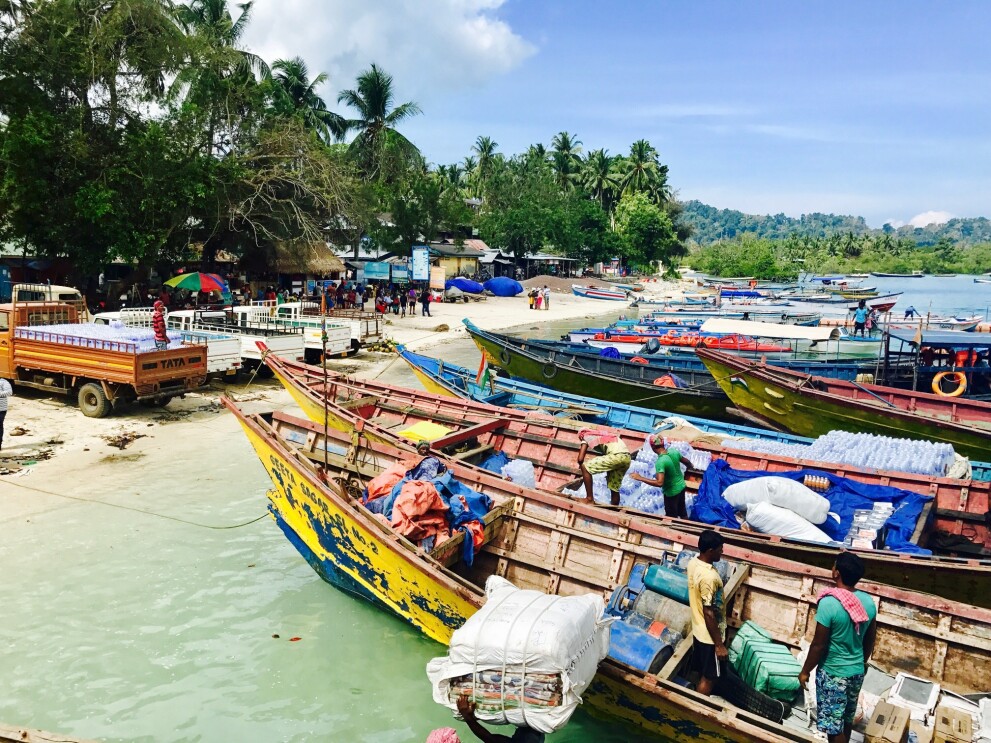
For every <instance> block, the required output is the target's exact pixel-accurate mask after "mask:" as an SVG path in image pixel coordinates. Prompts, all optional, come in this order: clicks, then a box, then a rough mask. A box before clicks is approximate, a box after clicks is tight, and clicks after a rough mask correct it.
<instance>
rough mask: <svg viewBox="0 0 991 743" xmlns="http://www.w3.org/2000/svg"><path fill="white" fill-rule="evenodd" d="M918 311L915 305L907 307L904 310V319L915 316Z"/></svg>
mask: <svg viewBox="0 0 991 743" xmlns="http://www.w3.org/2000/svg"><path fill="white" fill-rule="evenodd" d="M918 313H919V311H918V310H917V309H915V307H909V308H908V309H906V310H905V319H906V320H908V319H911V318H913V317H915V316H916V315H917V314H918Z"/></svg>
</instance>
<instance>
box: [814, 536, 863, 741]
mask: <svg viewBox="0 0 991 743" xmlns="http://www.w3.org/2000/svg"><path fill="white" fill-rule="evenodd" d="M863 577H864V563H863V561H862V560H861V559H860V558H859V557H858V556H857V555H855V554H854V553H852V552H841V553H840V554H839V555H837V557H836V564H835V565H834V566H833V580H834V581H836V587H835V588H827V589H826V590H824V591H822V592H821V593H820V594H819V605H818V608H817V609H816V631H815V635H814V636H813V638H812V646H811V647H810V648H809V655H808V657H807V658H806V659H805V665H804V666H802V672H801V673H800V674H799V675H798V681H799V683H800V684H801V685H802V686H803V687H804V686H805V685H806V684H807V683H808V680H809V675H810V674H811V673H812V669H813V668H817V669H818V670H816V706H817V708H818V713H817V717H816V727H818V728H819V730H820V731H822V732H823V733H825V734H826V736H827V738H828V739H829V743H849V740H850V732H851V730H852V729H853V720H854V717H855V716H856V714H857V700H858V698H859V697H860V688H861V687H862V686H863V685H864V673H865V672H866V670H867V661H868V660H870V657H871V653H873V652H874V639H875V637H876V632H875V625H876V623H875V621H874V619H875V617H876V616H877V607H875V606H874V601H873V600H872V599H871V597H870V596H868V595H867V594H866V593H864V592H863V591H857V590H855V586H856V585H857V583H858V582H859V581H860V579H861V578H863Z"/></svg>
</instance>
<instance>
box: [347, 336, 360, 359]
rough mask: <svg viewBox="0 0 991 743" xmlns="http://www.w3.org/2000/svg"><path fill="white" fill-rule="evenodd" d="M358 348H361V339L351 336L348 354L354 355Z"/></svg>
mask: <svg viewBox="0 0 991 743" xmlns="http://www.w3.org/2000/svg"><path fill="white" fill-rule="evenodd" d="M360 350H361V341H357V340H355V339H354V338H352V339H351V351H350V352H349V353H348V356H354V355H355V354H357V353H358V351H360Z"/></svg>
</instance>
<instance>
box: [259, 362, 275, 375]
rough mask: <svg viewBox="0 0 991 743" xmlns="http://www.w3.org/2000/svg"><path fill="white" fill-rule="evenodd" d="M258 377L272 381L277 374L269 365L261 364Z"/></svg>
mask: <svg viewBox="0 0 991 743" xmlns="http://www.w3.org/2000/svg"><path fill="white" fill-rule="evenodd" d="M258 376H259V377H261V378H262V379H271V378H272V377H274V376H275V372H274V371H272V370H271V369H270V368H269V366H268V364H259V366H258Z"/></svg>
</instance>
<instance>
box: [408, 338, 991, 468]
mask: <svg viewBox="0 0 991 743" xmlns="http://www.w3.org/2000/svg"><path fill="white" fill-rule="evenodd" d="M397 352H398V353H399V356H400V358H402V359H403V361H405V362H406V363H407V364H408V365H409V367H410V369H411V370H412V371H413V374H414V376H416V378H417V380H418V381H419V382H420V384H422V385H423V388H424V389H425V390H427V392H433V393H434V394H436V395H449V396H451V397H461V398H464V399H466V400H474V401H475V402H483V403H487V404H488V405H497V406H499V407H503V408H512V409H514V410H523V411H533V412H538V413H545V414H547V415H557V416H561V417H565V418H572V419H574V420H580V421H583V422H585V423H594V424H596V425H600V426H608V427H610V428H628V429H629V430H631V431H640V432H641V433H655V432H658V431H664V430H666V429H668V428H671V427H672V426H671V425H670V424H666V423H665V421H666V419H668V418H671V417H673V416H674V414H673V413H670V412H667V411H664V410H651V409H650V408H640V407H637V406H635V405H624V404H622V403H618V402H609V401H608V400H596V399H594V398H588V397H585V396H584V395H570V394H568V393H567V392H559V391H558V390H552V389H550V388H549V387H545V386H543V385H539V384H532V383H530V382H524V381H522V380H519V379H512V378H511V377H502V376H495V375H491V376H490V378H489V383H488V384H487V385H485V386H482V385H479V384H478V382H477V381H476V377H477V375H476V373H475V372H473V371H471V370H470V369H466V368H465V367H463V366H458V365H457V364H450V363H447V362H445V361H441V360H440V359H435V358H432V357H430V356H424V355H422V354H418V353H414V352H412V351H410V350H409V349H407V348H405V347H403V346H399V347H398V348H397ZM699 363H700V364H701V363H702V362H701V361H699ZM851 378H852V377H851ZM678 417H679V418H682V419H683V420H685V421H687V422H688V423H689V424H691V425H692V426H694V427H695V428H697V429H698V430H699V431H703V432H705V433H711V434H714V435H717V436H725V437H727V438H744V439H757V440H760V441H778V442H781V443H783V444H795V445H799V446H802V445H806V446H807V445H809V444H811V443H812V442H813V441H814V439H811V438H809V437H807V436H798V435H796V434H792V433H786V432H784V431H779V430H776V429H773V428H758V427H756V426H747V425H743V424H741V423H731V422H723V421H714V420H709V419H708V418H697V417H695V416H691V415H681V416H678ZM970 464H971V468H972V470H973V479H974V480H977V481H980V482H985V481H991V462H978V461H973V460H972V461H971V463H970Z"/></svg>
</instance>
